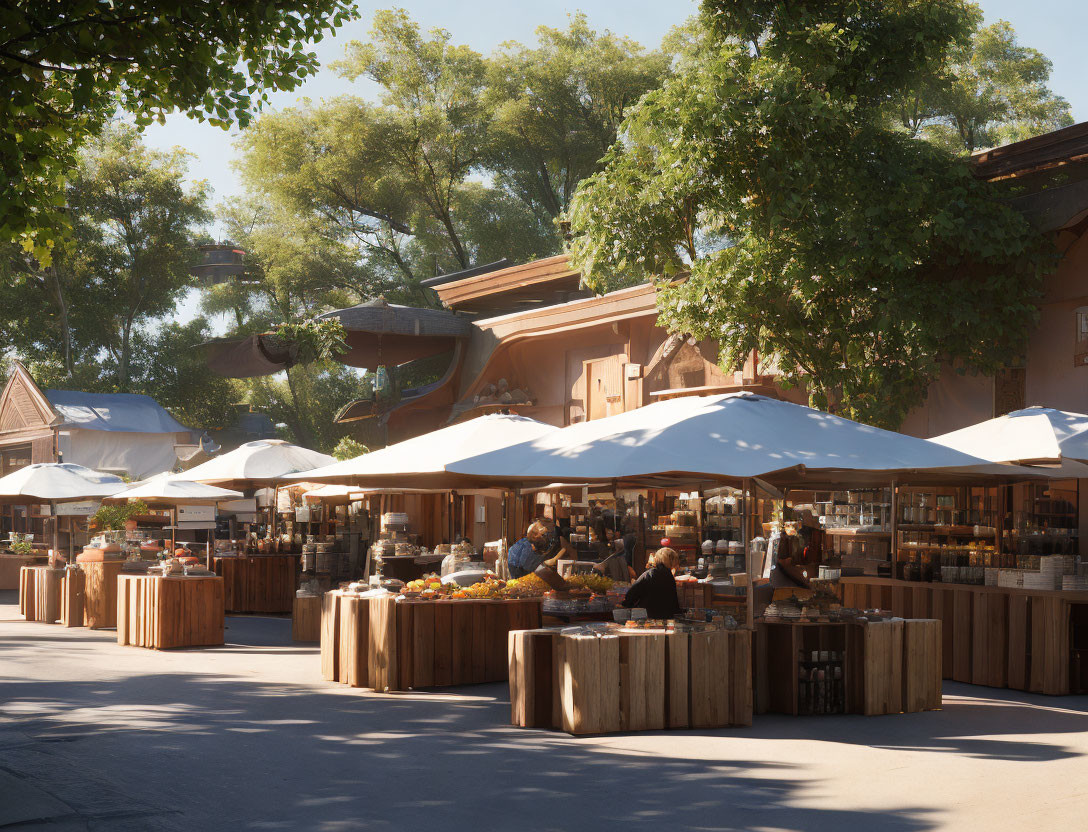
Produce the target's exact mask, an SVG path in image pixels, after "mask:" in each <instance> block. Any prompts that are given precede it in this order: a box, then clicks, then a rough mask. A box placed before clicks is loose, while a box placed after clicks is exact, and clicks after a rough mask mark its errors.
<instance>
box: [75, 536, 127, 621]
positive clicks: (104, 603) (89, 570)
mask: <svg viewBox="0 0 1088 832" xmlns="http://www.w3.org/2000/svg"><path fill="white" fill-rule="evenodd" d="M76 563H78V564H79V568H80V569H81V570H82V571H83V575H84V598H83V604H84V606H83V618H84V623H85V624H86V626H87V627H89V628H90V629H92V630H105V629H109V628H111V627H116V626H117V576H118V575H120V574H121V570H122V568H123V567H124V563H125V562H124V561H123V560H121V559H120V558H116V559H106V558H105V556H104V555H102V554H99V553H97V552H96V551H94V550H84V552H83V553H82V554H80V555H77V556H76Z"/></svg>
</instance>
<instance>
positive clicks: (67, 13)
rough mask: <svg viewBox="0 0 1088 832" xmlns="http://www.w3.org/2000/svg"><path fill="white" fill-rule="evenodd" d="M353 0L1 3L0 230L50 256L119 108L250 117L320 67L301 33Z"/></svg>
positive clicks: (331, 19) (147, 114)
mask: <svg viewBox="0 0 1088 832" xmlns="http://www.w3.org/2000/svg"><path fill="white" fill-rule="evenodd" d="M356 14H357V12H356V11H355V7H354V4H351V3H349V2H347V1H346V0H282V2H278V3H275V4H268V3H263V2H254V0H237V2H231V3H218V2H209V0H192V2H187V3H176V2H166V0H125V2H105V0H66V1H65V2H42V0H11V2H7V3H4V4H3V5H2V6H0V170H2V172H3V177H2V179H3V185H0V238H2V239H17V240H20V241H21V242H22V243H23V245H24V247H25V248H26V250H27V251H28V252H31V253H33V254H34V255H35V256H36V257H37V258H38V259H39V260H41V261H42V262H45V263H47V262H48V259H49V252H50V250H51V249H52V247H53V245H54V244H55V241H56V238H57V233H58V231H59V230H60V229H62V228H63V227H64V226H65V220H66V215H65V213H64V211H63V210H62V209H63V204H64V191H63V184H62V183H63V181H64V180H65V178H66V177H67V175H68V172H69V170H70V169H71V168H72V167H73V166H74V162H75V154H76V152H77V151H78V149H79V147H80V146H81V145H82V144H83V142H84V141H85V140H86V139H88V138H89V137H91V136H94V135H96V134H97V133H98V132H99V131H101V130H102V128H103V127H104V126H105V125H106V124H107V123H108V122H109V121H110V119H112V118H113V117H114V116H115V114H116V112H117V110H118V109H121V110H125V111H127V112H129V113H131V114H133V115H134V116H135V118H136V121H137V123H138V124H140V125H146V124H149V123H150V122H151V121H153V120H156V119H157V120H159V121H161V120H162V119H163V118H164V117H165V116H166V114H167V113H170V112H173V111H181V112H184V113H186V114H187V115H189V116H191V117H193V118H198V119H200V120H202V121H203V120H207V121H209V122H211V123H213V124H217V125H220V126H222V127H227V126H229V125H230V124H231V123H232V122H235V121H236V122H238V123H240V124H243V125H244V124H246V123H247V122H248V120H249V118H250V116H251V113H252V110H253V108H254V104H255V98H256V100H257V101H258V102H259V101H264V100H267V98H266V95H267V93H266V91H267V90H270V89H287V90H290V89H294V88H295V86H297V85H298V84H299V83H301V82H302V80H303V79H304V78H306V76H307V75H309V74H311V73H312V72H313V71H314V70H315V68H316V66H317V59H316V56H315V55H314V54H313V53H312V52H306V51H304V50H303V48H302V45H301V44H302V43H303V42H306V41H316V40H320V39H321V37H322V36H323V35H324V34H325V33H326V32H331V31H334V30H335V29H336V28H337V27H338V26H340V25H341V24H342V23H344V22H345V21H347V20H350V19H353V18H354V17H355V16H356Z"/></svg>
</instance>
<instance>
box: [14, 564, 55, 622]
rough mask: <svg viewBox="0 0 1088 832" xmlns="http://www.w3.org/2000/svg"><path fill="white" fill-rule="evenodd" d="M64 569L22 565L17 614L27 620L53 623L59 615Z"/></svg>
mask: <svg viewBox="0 0 1088 832" xmlns="http://www.w3.org/2000/svg"><path fill="white" fill-rule="evenodd" d="M63 580H64V570H63V569H54V568H53V567H51V566H48V565H46V566H24V567H22V568H21V569H20V570H19V614H20V615H22V616H23V617H24V618H25V619H26V620H27V621H37V622H39V623H41V624H55V623H56V622H57V621H59V620H60V615H61V593H62V589H63V585H62V583H63Z"/></svg>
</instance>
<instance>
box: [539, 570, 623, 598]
mask: <svg viewBox="0 0 1088 832" xmlns="http://www.w3.org/2000/svg"><path fill="white" fill-rule="evenodd" d="M541 583H543V581H541ZM567 583H568V584H569V585H570V588H571V589H572V590H578V589H588V590H589V591H590V592H597V593H605V592H608V590H610V589H612V585H613V583H615V582H614V581H613V580H612V579H611V578H608V577H605V576H604V575H602V574H600V573H599V572H590V573H589V574H587V575H571V576H570V577H569V578H567Z"/></svg>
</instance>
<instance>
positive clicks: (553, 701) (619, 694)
mask: <svg viewBox="0 0 1088 832" xmlns="http://www.w3.org/2000/svg"><path fill="white" fill-rule="evenodd" d="M508 662H509V676H510V718H511V722H512V723H513V724H514V725H516V726H518V727H521V728H548V729H553V730H563V731H566V732H568V733H570V734H608V733H615V732H618V731H659V730H665V729H685V728H724V727H731V726H743V725H751V724H752V632H751V630H708V631H705V632H694V633H686V632H665V631H632V632H628V631H625V630H611V631H606V634H604V635H563V634H562V633H561V631H560V630H558V629H547V630H541V629H536V630H520V631H517V632H512V633H510V639H509V643H508Z"/></svg>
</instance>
